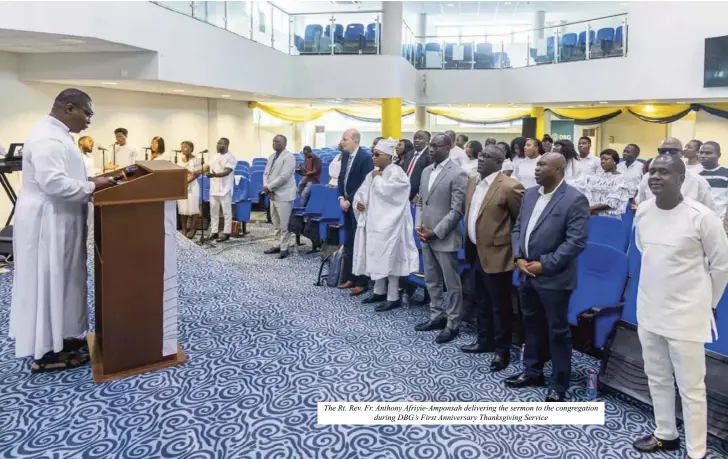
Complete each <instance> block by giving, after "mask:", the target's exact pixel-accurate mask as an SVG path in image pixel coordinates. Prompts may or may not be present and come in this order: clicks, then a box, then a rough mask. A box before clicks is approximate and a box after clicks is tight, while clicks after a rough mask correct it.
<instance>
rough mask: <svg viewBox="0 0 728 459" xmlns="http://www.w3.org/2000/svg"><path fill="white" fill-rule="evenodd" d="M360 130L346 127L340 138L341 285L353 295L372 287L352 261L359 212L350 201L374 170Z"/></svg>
mask: <svg viewBox="0 0 728 459" xmlns="http://www.w3.org/2000/svg"><path fill="white" fill-rule="evenodd" d="M360 142H361V134H359V131H357V130H356V129H348V130H346V131H344V135H343V136H342V137H341V141H340V142H339V150H341V172H340V173H339V206H340V207H341V210H342V211H343V212H344V233H345V236H344V237H345V238H346V239H345V241H344V254H345V255H346V257H345V263H344V283H343V284H341V285H339V288H341V289H345V288H348V289H351V290H350V292H351V296H357V295H361V294H362V293H364V292H366V291H367V289H368V288H369V278H367V277H366V276H355V275H353V274H352V273H351V262H352V258H353V257H354V235H355V234H356V216H355V215H354V209H352V208H351V203H352V201H353V200H354V194H355V193H356V191H357V190H358V189H359V187H360V186H361V184H362V183H364V179H365V178H366V177H367V174H368V173H370V172H371V171H372V170H374V161H373V160H372V156H371V155H370V154H369V153H366V152H365V151H363V150H361V149H360V148H359V143H360Z"/></svg>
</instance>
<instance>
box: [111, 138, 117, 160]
mask: <svg viewBox="0 0 728 459" xmlns="http://www.w3.org/2000/svg"><path fill="white" fill-rule="evenodd" d="M111 150H112V151H113V152H114V164H116V144H115V143H112V144H111Z"/></svg>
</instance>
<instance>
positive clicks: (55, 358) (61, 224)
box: [10, 89, 116, 372]
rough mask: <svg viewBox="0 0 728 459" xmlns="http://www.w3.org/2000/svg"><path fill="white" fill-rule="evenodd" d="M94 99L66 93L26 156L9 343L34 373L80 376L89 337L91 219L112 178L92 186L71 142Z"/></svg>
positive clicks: (100, 179)
mask: <svg viewBox="0 0 728 459" xmlns="http://www.w3.org/2000/svg"><path fill="white" fill-rule="evenodd" d="M93 114H94V112H93V105H92V103H91V98H90V97H89V96H88V95H87V94H85V93H84V92H82V91H79V90H78V89H66V90H64V91H62V92H61V93H60V94H59V95H58V97H56V100H55V101H54V103H53V108H52V109H51V113H50V115H48V116H45V117H44V118H43V119H42V120H41V121H40V123H38V125H36V126H35V128H33V130H32V131H31V132H30V134H29V136H28V138H27V139H26V141H25V147H24V149H23V177H22V189H21V192H20V196H19V197H18V201H17V207H16V214H15V231H14V237H13V250H14V253H15V270H14V271H13V297H12V303H11V309H10V337H11V338H14V339H15V356H16V357H26V356H33V358H34V362H33V364H32V366H31V371H32V372H43V371H57V370H66V369H71V368H76V367H78V366H80V365H83V364H84V363H86V362H87V361H88V360H89V357H88V354H87V353H85V352H79V351H80V350H81V349H82V348H83V347H85V343H86V342H85V340H83V339H80V338H81V337H82V336H83V335H84V334H85V333H86V331H87V329H88V307H87V303H86V293H87V292H86V278H87V269H86V231H87V227H86V216H87V212H88V202H89V200H90V199H91V196H92V195H93V193H94V191H99V190H102V189H104V188H108V187H111V186H114V185H115V184H116V181H115V180H114V179H113V178H111V177H93V178H88V177H87V175H88V174H87V173H86V167H85V166H84V162H83V157H82V155H81V153H80V152H79V150H78V147H77V146H76V142H75V141H74V140H73V137H71V133H79V132H81V131H83V130H84V129H86V128H87V127H88V125H89V123H90V122H91V117H92V116H93Z"/></svg>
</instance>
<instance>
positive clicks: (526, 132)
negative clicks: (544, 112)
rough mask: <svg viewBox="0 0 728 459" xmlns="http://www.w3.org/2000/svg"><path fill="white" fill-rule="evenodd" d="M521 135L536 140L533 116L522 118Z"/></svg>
mask: <svg viewBox="0 0 728 459" xmlns="http://www.w3.org/2000/svg"><path fill="white" fill-rule="evenodd" d="M521 135H522V136H523V137H525V138H527V139H535V138H536V118H534V117H533V116H527V117H525V118H523V125H522V127H521Z"/></svg>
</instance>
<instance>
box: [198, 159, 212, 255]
mask: <svg viewBox="0 0 728 459" xmlns="http://www.w3.org/2000/svg"><path fill="white" fill-rule="evenodd" d="M200 170H201V171H202V174H201V177H202V180H201V182H202V183H200V203H199V206H200V226H201V228H200V240H199V241H197V245H199V246H200V247H203V248H204V247H215V244H213V243H211V242H210V241H208V240H206V239H205V215H204V214H203V213H202V207H203V205H204V200H203V198H204V196H203V195H204V193H203V190H204V188H205V186H204V182H205V152H204V150H203V151H201V152H200ZM207 180H211V179H209V178H208V179H207ZM211 214H212V213H211ZM210 225H212V215H210Z"/></svg>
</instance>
